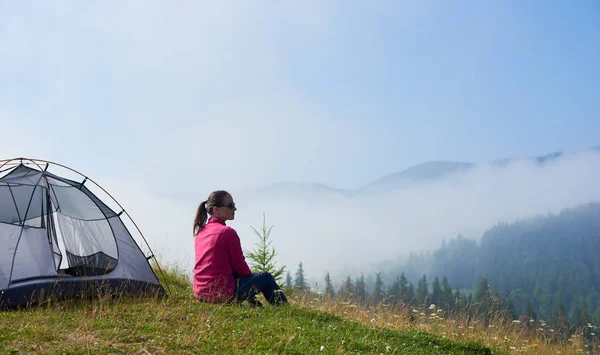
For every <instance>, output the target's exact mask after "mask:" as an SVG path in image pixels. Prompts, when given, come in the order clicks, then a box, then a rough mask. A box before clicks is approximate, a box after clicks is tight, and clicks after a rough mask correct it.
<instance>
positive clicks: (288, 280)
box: [285, 270, 294, 288]
mask: <svg viewBox="0 0 600 355" xmlns="http://www.w3.org/2000/svg"><path fill="white" fill-rule="evenodd" d="M293 286H294V285H293V284H292V274H290V271H289V270H288V272H287V275H286V276H285V287H287V288H292V287H293Z"/></svg>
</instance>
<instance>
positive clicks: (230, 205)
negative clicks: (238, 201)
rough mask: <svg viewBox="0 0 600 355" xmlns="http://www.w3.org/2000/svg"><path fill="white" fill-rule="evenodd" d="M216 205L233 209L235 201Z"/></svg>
mask: <svg viewBox="0 0 600 355" xmlns="http://www.w3.org/2000/svg"><path fill="white" fill-rule="evenodd" d="M217 207H229V208H231V209H234V208H235V202H229V203H228V204H226V205H219V206H217Z"/></svg>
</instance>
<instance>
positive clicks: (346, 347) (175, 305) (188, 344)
mask: <svg viewBox="0 0 600 355" xmlns="http://www.w3.org/2000/svg"><path fill="white" fill-rule="evenodd" d="M167 278H168V283H169V286H170V289H171V296H170V297H168V298H164V299H143V298H139V299H136V298H119V299H94V300H73V301H69V302H61V303H47V304H44V305H41V306H39V307H35V308H29V309H26V310H20V311H5V312H1V313H0V354H13V353H36V354H37V353H50V354H54V353H56V354H63V353H64V354H74V353H137V354H156V353H191V354H192V353H193V354H196V353H208V354H213V353H214V354H227V353H242V354H243V353H252V354H309V353H329V354H331V353H348V354H381V353H383V354H450V353H452V354H489V353H490V350H489V348H487V347H485V346H483V345H481V344H478V343H473V342H457V341H451V340H449V339H446V338H442V337H439V336H435V335H432V334H430V333H426V332H424V331H418V330H407V331H397V330H393V329H388V328H385V327H382V328H377V327H370V326H366V325H363V324H361V323H359V322H356V321H353V320H350V319H345V318H342V317H339V316H335V315H332V314H329V313H325V312H321V311H317V310H311V309H307V308H304V307H298V306H297V305H295V304H294V302H293V297H292V298H291V304H290V305H289V306H284V307H270V306H265V307H264V308H260V309H255V308H249V307H246V306H244V305H213V304H206V303H201V302H197V301H196V300H195V299H194V298H193V296H192V293H191V288H190V285H189V283H187V282H186V281H184V280H183V278H182V277H180V276H179V275H178V274H177V273H176V272H169V273H168V275H167ZM321 349H322V350H321Z"/></svg>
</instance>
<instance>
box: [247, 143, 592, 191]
mask: <svg viewBox="0 0 600 355" xmlns="http://www.w3.org/2000/svg"><path fill="white" fill-rule="evenodd" d="M591 151H593V152H600V146H598V147H593V148H591V149H588V150H584V151H580V152H573V153H563V152H554V153H550V154H546V155H542V156H536V157H529V158H506V159H499V160H494V161H492V162H490V164H491V165H492V166H497V167H502V166H506V165H508V164H510V163H512V162H515V161H518V160H524V159H530V160H532V161H535V162H536V163H538V164H540V165H543V164H547V163H549V162H552V161H555V160H557V159H561V158H563V157H565V156H567V155H570V154H577V153H582V152H591ZM477 166H478V165H477V164H474V163H469V162H458V161H443V160H439V161H429V162H425V163H422V164H417V165H414V166H411V167H409V168H407V169H404V170H402V171H399V172H395V173H391V174H389V175H386V176H384V177H382V178H379V179H377V180H375V181H374V182H372V183H369V184H367V185H365V186H363V187H360V188H358V189H356V190H345V189H338V188H335V187H332V186H328V185H324V184H321V183H318V182H312V183H303V182H293V181H287V182H276V183H273V184H271V185H267V186H262V187H258V188H254V189H249V190H246V191H243V194H244V195H245V196H249V197H250V196H270V197H276V196H282V197H285V196H289V195H292V196H306V197H310V196H312V195H320V194H328V195H332V196H340V197H349V196H354V195H360V194H361V193H369V192H372V191H387V190H389V189H397V188H402V187H404V186H408V185H410V184H413V183H419V182H431V181H435V180H437V179H441V178H443V177H445V176H448V175H450V174H455V173H464V172H467V171H469V170H470V169H473V168H475V167H477Z"/></svg>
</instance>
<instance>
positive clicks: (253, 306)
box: [248, 299, 263, 308]
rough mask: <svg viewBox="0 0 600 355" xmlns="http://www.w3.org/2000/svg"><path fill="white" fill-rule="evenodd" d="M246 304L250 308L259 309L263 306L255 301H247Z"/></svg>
mask: <svg viewBox="0 0 600 355" xmlns="http://www.w3.org/2000/svg"><path fill="white" fill-rule="evenodd" d="M248 304H249V305H250V308H261V307H262V306H263V304H262V303H260V301H258V300H255V299H250V300H248Z"/></svg>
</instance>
